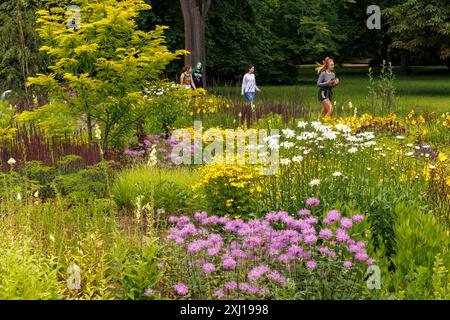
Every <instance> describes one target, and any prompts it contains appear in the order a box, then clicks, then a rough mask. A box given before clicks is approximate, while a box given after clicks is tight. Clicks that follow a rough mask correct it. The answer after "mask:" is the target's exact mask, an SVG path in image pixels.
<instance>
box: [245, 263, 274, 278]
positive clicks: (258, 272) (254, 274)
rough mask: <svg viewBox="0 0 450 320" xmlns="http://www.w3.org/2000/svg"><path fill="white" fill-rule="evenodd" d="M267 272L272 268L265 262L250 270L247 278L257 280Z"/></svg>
mask: <svg viewBox="0 0 450 320" xmlns="http://www.w3.org/2000/svg"><path fill="white" fill-rule="evenodd" d="M267 272H270V268H269V267H268V266H267V265H265V264H263V265H260V266H257V267H254V268H253V269H252V270H250V272H249V273H248V275H247V278H248V280H250V281H253V282H256V281H258V280H259V279H260V278H261V277H262V276H263V275H264V274H265V273H267Z"/></svg>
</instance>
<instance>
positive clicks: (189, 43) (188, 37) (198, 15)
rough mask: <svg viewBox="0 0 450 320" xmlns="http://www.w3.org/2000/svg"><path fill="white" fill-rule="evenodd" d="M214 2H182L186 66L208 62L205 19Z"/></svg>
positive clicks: (196, 0) (188, 0) (190, 0)
mask: <svg viewBox="0 0 450 320" xmlns="http://www.w3.org/2000/svg"><path fill="white" fill-rule="evenodd" d="M211 2H212V0H180V3H181V10H182V11H183V19H184V34H185V49H186V50H187V51H189V52H190V54H189V55H187V56H186V64H188V65H191V66H193V65H194V64H195V63H196V62H197V61H202V62H203V63H204V64H205V62H206V42H205V18H206V15H207V14H208V10H209V8H210V6H211Z"/></svg>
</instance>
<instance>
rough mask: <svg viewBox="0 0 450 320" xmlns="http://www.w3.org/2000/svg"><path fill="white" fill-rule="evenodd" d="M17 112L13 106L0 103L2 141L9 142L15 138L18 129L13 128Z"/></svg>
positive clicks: (0, 134) (0, 135)
mask: <svg viewBox="0 0 450 320" xmlns="http://www.w3.org/2000/svg"><path fill="white" fill-rule="evenodd" d="M15 112H16V110H15V107H13V106H12V105H8V104H7V103H5V102H3V101H0V140H2V141H7V140H10V139H12V138H14V134H15V133H16V131H17V129H16V128H15V127H13V118H14V114H15Z"/></svg>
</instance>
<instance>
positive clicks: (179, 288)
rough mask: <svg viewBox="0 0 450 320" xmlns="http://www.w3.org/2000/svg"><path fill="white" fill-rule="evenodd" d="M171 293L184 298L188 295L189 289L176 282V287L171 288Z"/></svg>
mask: <svg viewBox="0 0 450 320" xmlns="http://www.w3.org/2000/svg"><path fill="white" fill-rule="evenodd" d="M173 291H174V292H175V294H176V295H179V296H185V295H187V294H188V292H189V288H188V286H187V285H185V284H184V283H182V282H178V283H177V284H176V285H174V286H173Z"/></svg>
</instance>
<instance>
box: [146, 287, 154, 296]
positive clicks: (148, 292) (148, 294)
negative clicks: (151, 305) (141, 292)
mask: <svg viewBox="0 0 450 320" xmlns="http://www.w3.org/2000/svg"><path fill="white" fill-rule="evenodd" d="M145 295H146V296H147V297H151V296H152V295H153V289H151V288H148V289H147V290H145Z"/></svg>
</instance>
